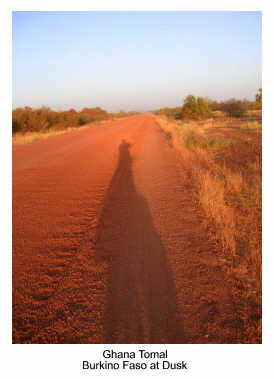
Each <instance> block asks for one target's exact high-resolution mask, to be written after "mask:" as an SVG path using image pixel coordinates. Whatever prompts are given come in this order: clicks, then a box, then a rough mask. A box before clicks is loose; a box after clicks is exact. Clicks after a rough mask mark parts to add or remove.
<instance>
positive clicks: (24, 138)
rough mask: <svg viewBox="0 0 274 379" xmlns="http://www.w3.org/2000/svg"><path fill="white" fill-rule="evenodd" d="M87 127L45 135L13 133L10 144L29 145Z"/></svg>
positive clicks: (52, 131)
mask: <svg viewBox="0 0 274 379" xmlns="http://www.w3.org/2000/svg"><path fill="white" fill-rule="evenodd" d="M87 127H88V126H87V125H84V126H81V127H74V128H67V129H63V130H50V131H48V132H46V133H42V132H32V133H24V134H23V133H15V134H13V136H12V144H13V145H24V144H26V143H31V142H35V141H40V140H42V139H47V138H50V137H55V136H58V135H60V134H65V133H69V132H72V131H74V130H79V129H86V128H87Z"/></svg>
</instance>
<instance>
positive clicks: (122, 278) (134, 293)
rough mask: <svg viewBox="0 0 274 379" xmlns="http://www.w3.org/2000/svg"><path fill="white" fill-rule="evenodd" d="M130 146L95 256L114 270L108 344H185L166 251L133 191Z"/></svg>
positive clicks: (123, 151)
mask: <svg viewBox="0 0 274 379" xmlns="http://www.w3.org/2000/svg"><path fill="white" fill-rule="evenodd" d="M129 148H130V145H129V144H128V143H127V142H126V141H124V140H123V141H122V143H121V144H120V147H119V160H118V166H117V169H116V171H115V173H114V175H113V178H112V180H111V183H110V186H109V188H108V191H107V193H106V196H105V199H104V206H103V209H102V212H101V216H100V221H99V227H98V229H97V234H96V256H97V259H99V260H103V261H107V262H108V263H109V270H110V271H109V283H108V293H107V304H106V309H105V325H104V332H105V337H104V343H183V342H184V336H183V328H182V324H181V321H180V320H179V316H178V312H177V306H176V291H175V286H174V282H173V279H172V275H171V271H170V268H169V265H168V262H167V257H166V252H165V249H164V247H163V245H162V242H161V239H160V236H159V234H158V233H157V231H156V229H155V227H154V225H153V219H152V216H151V213H150V209H149V206H148V203H147V201H146V199H145V198H144V196H142V195H141V194H139V193H137V192H136V190H135V185H134V179H133V174H132V158H131V156H130V151H129Z"/></svg>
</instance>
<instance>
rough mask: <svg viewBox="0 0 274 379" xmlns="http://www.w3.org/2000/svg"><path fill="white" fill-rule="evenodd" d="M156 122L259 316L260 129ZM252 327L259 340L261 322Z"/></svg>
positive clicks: (212, 123) (210, 123) (211, 122)
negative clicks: (176, 156)
mask: <svg viewBox="0 0 274 379" xmlns="http://www.w3.org/2000/svg"><path fill="white" fill-rule="evenodd" d="M157 122H158V124H159V125H160V127H161V128H162V130H163V131H164V132H165V133H166V134H167V135H168V136H169V137H168V139H169V140H170V143H171V144H172V145H173V146H174V147H175V148H176V149H177V150H178V151H179V152H180V153H181V154H180V156H181V160H182V164H183V167H184V168H185V171H186V172H187V173H188V178H189V180H190V183H191V186H192V188H193V194H194V196H195V200H196V201H198V202H199V204H200V206H201V208H202V209H203V212H204V214H205V222H206V224H207V225H208V226H209V227H210V228H211V229H212V230H213V231H214V233H215V235H216V238H217V240H219V242H220V243H221V244H222V246H223V248H224V249H225V251H226V252H227V261H228V263H229V264H230V268H231V273H232V274H233V275H234V276H235V278H236V279H237V280H238V281H239V282H240V283H241V286H242V287H243V288H244V289H242V290H241V291H242V293H243V292H244V291H245V295H241V297H245V298H246V301H247V303H248V302H251V303H252V304H253V305H252V307H253V309H254V312H255V313H256V312H257V313H256V314H257V315H258V314H260V309H261V308H260V307H261V283H262V281H261V203H262V197H261V175H262V174H261V133H260V131H259V130H260V129H261V126H260V124H259V123H258V122H257V121H251V122H250V123H248V128H247V127H245V128H246V129H247V130H246V131H244V130H243V126H242V125H241V123H240V124H239V125H238V127H235V126H233V127H232V128H229V125H230V124H231V120H229V119H226V120H225V119H224V120H221V121H220V120H209V121H207V122H198V123H197V122H196V123H195V122H189V123H186V122H184V123H182V122H180V121H171V120H170V119H169V120H167V119H166V118H164V117H157ZM234 122H235V121H234ZM245 125H246V122H245ZM216 132H218V133H217V135H216ZM212 133H214V134H212ZM250 322H251V321H250ZM250 322H249V321H248V322H247V328H248V327H249V326H250V325H251V324H250ZM256 325H257V326H256V327H254V328H255V329H254V328H253V327H252V328H253V329H254V330H255V331H253V332H254V335H256V333H257V335H259V334H260V332H258V328H260V325H259V321H258V324H256ZM253 332H252V333H253Z"/></svg>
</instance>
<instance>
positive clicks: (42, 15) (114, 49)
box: [12, 12, 262, 111]
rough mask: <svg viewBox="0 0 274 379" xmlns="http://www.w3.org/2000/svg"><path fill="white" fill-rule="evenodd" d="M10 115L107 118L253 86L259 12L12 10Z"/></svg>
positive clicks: (257, 71) (257, 80) (257, 75)
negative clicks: (86, 112)
mask: <svg viewBox="0 0 274 379" xmlns="http://www.w3.org/2000/svg"><path fill="white" fill-rule="evenodd" d="M12 64H13V108H15V107H18V106H25V105H28V106H32V107H39V106H41V105H46V106H50V107H51V108H53V109H68V108H71V107H73V108H75V109H81V108H83V107H85V106H88V107H94V106H101V107H102V108H104V109H106V110H108V111H118V110H120V109H124V110H133V109H136V110H149V109H155V108H160V107H164V106H178V105H181V104H182V102H183V99H184V98H185V96H186V95H188V94H189V93H192V94H194V95H197V96H208V97H210V98H212V99H217V100H226V99H228V98H231V97H237V98H248V99H250V100H254V96H255V94H256V92H257V90H258V88H259V87H261V85H262V84H261V13H260V12H14V13H13V60H12Z"/></svg>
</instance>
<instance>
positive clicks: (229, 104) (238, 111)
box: [223, 99, 248, 117]
mask: <svg viewBox="0 0 274 379" xmlns="http://www.w3.org/2000/svg"><path fill="white" fill-rule="evenodd" d="M223 110H224V111H225V112H226V113H227V115H228V116H229V117H243V116H245V115H246V113H247V110H248V106H247V103H246V102H245V101H241V100H236V99H230V100H228V101H226V102H225V103H224V104H223Z"/></svg>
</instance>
